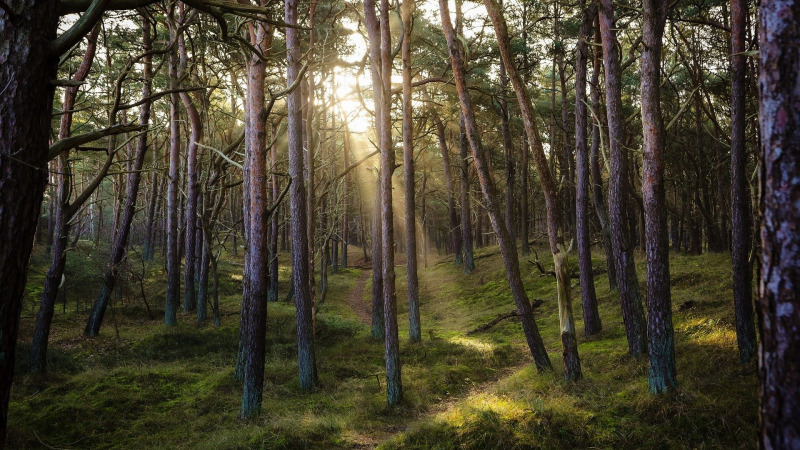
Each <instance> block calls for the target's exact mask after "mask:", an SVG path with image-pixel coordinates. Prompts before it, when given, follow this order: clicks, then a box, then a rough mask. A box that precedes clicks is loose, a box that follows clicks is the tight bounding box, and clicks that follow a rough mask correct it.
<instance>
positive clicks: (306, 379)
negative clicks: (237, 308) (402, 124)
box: [284, 0, 317, 391]
mask: <svg viewBox="0 0 800 450" xmlns="http://www.w3.org/2000/svg"><path fill="white" fill-rule="evenodd" d="M284 21H285V22H286V23H288V24H292V25H296V24H297V0H287V1H286V7H285V18H284ZM286 46H287V52H286V58H287V63H288V67H287V73H286V83H287V85H288V86H292V84H293V83H295V82H296V80H297V79H298V78H299V77H300V76H301V75H302V74H301V73H300V60H301V51H300V35H299V31H298V30H297V29H296V28H288V27H287V28H286ZM302 101H303V100H302V98H301V92H300V91H299V90H298V89H293V90H292V92H290V93H289V95H288V96H287V98H286V104H287V109H288V116H287V129H288V139H289V177H290V178H291V183H292V185H291V186H290V190H289V202H290V212H291V233H290V235H291V239H292V283H293V285H294V297H295V306H296V309H297V359H298V361H297V364H298V369H299V373H300V388H301V389H302V390H304V391H308V390H311V389H313V388H314V387H315V386H316V385H317V361H316V353H315V348H314V326H313V318H312V316H313V298H312V297H311V292H310V287H311V286H310V279H311V278H310V274H309V270H310V268H311V267H310V265H309V259H310V258H311V257H312V256H313V255H310V254H309V242H308V234H306V233H307V231H308V229H309V225H308V217H307V216H306V214H307V209H306V208H307V206H308V205H307V204H306V191H305V186H304V185H303V170H304V167H303V166H304V164H303V137H302V135H303V129H302V128H303V117H302V108H303V106H302ZM309 151H310V148H309Z"/></svg>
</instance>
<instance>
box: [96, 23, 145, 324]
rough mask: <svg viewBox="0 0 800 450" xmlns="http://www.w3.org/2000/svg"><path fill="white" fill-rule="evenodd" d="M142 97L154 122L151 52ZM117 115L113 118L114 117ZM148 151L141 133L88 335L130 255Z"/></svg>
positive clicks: (100, 318)
mask: <svg viewBox="0 0 800 450" xmlns="http://www.w3.org/2000/svg"><path fill="white" fill-rule="evenodd" d="M144 23H147V19H144V20H143V24H144ZM143 27H144V28H143V36H144V37H145V38H144V39H143V47H144V52H145V53H147V52H149V51H150V50H151V49H152V43H151V39H150V30H149V24H147V25H143ZM142 66H143V69H142V78H143V85H142V98H143V99H145V101H144V103H142V106H141V109H140V111H139V123H140V124H141V125H142V126H145V127H147V126H148V125H149V124H150V104H151V101H150V100H148V97H149V96H150V94H151V90H152V84H153V81H152V80H153V65H152V57H151V56H150V55H147V56H145V57H143V58H142ZM112 119H113V118H112ZM146 153H147V133H141V134H140V135H139V138H138V139H137V142H136V151H135V154H134V155H133V161H132V164H131V167H130V172H129V173H128V178H127V183H126V188H125V200H124V206H123V208H122V214H121V217H120V222H119V228H118V229H117V233H116V235H115V236H114V242H113V245H112V247H111V257H110V258H109V261H108V266H107V267H106V270H105V274H104V275H103V282H102V284H101V285H100V291H99V292H98V294H97V299H96V300H95V302H94V306H93V307H92V312H91V313H90V315H89V320H88V321H87V322H86V328H84V331H83V332H84V334H86V335H87V336H97V334H98V333H99V332H100V326H101V325H102V323H103V316H104V315H105V311H106V307H107V306H108V303H109V301H110V298H111V292H113V290H114V285H115V284H116V282H117V277H118V275H119V269H120V265H121V264H122V263H123V262H124V261H125V258H126V256H127V247H128V239H129V237H130V232H131V225H132V224H133V217H134V215H135V214H136V199H137V198H138V196H139V184H140V182H141V180H142V167H143V166H144V157H145V154H146Z"/></svg>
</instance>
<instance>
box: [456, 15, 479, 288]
mask: <svg viewBox="0 0 800 450" xmlns="http://www.w3.org/2000/svg"><path fill="white" fill-rule="evenodd" d="M462 2H463V0H456V33H458V35H459V36H463V35H464V30H463V23H462V22H463V17H462V16H463V14H462V13H461V3H462ZM462 51H463V52H466V49H462ZM465 57H466V53H465V54H464V55H462V58H465ZM464 64H465V65H466V61H464ZM458 131H459V160H458V163H459V167H460V169H461V170H460V171H459V178H460V180H461V242H462V248H463V252H464V273H465V274H467V275H469V274H470V273H472V271H473V270H475V256H474V254H473V244H472V209H471V208H470V198H469V163H468V161H467V160H468V159H469V141H468V139H467V130H466V127H465V125H464V114H463V112H462V113H461V116H460V118H459V121H458Z"/></svg>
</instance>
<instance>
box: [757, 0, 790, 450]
mask: <svg viewBox="0 0 800 450" xmlns="http://www.w3.org/2000/svg"><path fill="white" fill-rule="evenodd" d="M798 23H800V2H798V1H797V0H762V2H761V8H760V14H759V27H758V30H759V32H758V37H759V45H760V64H759V67H760V73H759V77H758V81H759V90H760V97H759V98H760V102H759V107H760V108H759V110H760V112H761V126H760V128H761V151H762V156H763V164H764V166H763V174H764V178H763V189H762V211H763V212H764V215H763V223H762V227H761V241H762V243H763V253H762V256H761V282H760V285H759V297H760V300H759V304H760V306H761V315H760V321H759V322H760V329H761V345H760V347H759V375H760V376H759V380H760V383H759V394H760V397H761V411H760V424H761V433H760V434H759V445H760V447H761V448H764V449H773V448H774V449H779V448H798V447H800V421H798V417H800V333H798V324H800V288H798V287H800V252H799V251H798V249H800V234H798V224H799V223H800V208H798V206H797V202H798V199H800V134H798V132H797V130H798V129H800V106H799V105H800V48H799V47H798V46H797V42H798V41H800V28H799V27H798Z"/></svg>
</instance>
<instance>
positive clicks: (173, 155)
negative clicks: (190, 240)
mask: <svg viewBox="0 0 800 450" xmlns="http://www.w3.org/2000/svg"><path fill="white" fill-rule="evenodd" d="M172 14H173V13H170V18H169V20H168V21H167V24H168V25H169V32H170V33H169V34H170V41H171V42H175V40H176V39H177V38H178V36H177V33H178V30H177V25H176V24H175V20H174V18H173V17H172ZM169 79H170V89H177V88H178V58H177V55H176V52H175V50H173V51H171V52H170V54H169ZM179 102H180V95H178V93H177V92H176V93H171V94H170V95H169V134H170V138H169V184H168V185H167V295H166V300H165V305H164V324H165V325H166V326H168V327H169V326H175V325H177V324H178V318H177V313H178V305H179V303H180V289H181V286H180V284H181V281H180V280H181V279H180V270H181V268H180V265H181V261H180V256H179V254H178V239H179V237H180V236H179V232H178V208H179V199H178V170H179V165H180V151H181V135H180V112H179V110H178V104H179Z"/></svg>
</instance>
